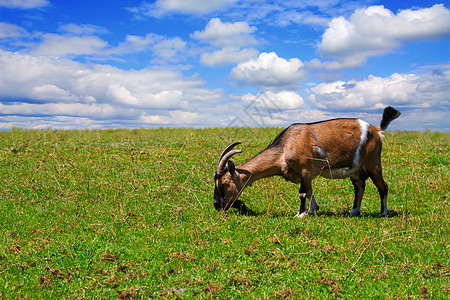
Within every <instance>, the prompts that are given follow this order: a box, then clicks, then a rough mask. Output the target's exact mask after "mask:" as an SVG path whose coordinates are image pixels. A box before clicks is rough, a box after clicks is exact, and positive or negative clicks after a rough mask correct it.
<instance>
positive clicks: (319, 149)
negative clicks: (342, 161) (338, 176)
mask: <svg viewBox="0 0 450 300" xmlns="http://www.w3.org/2000/svg"><path fill="white" fill-rule="evenodd" d="M313 148H314V150H316V151H317V152H318V153H319V155H320V158H326V157H327V156H328V155H327V153H326V152H325V151H323V149H322V148H320V147H319V146H317V145H313Z"/></svg>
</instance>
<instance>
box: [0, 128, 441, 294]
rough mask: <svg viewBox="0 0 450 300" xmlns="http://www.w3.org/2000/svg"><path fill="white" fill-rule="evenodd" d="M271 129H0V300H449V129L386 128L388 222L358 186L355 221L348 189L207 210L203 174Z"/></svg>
mask: <svg viewBox="0 0 450 300" xmlns="http://www.w3.org/2000/svg"><path fill="white" fill-rule="evenodd" d="M279 131H280V129H277V128H264V129H261V128H257V129H244V128H242V129H233V128H231V129H198V130H197V129H152V130H144V129H140V130H126V129H123V130H98V131H97V130H80V131H52V130H44V131H31V130H30V131H28V130H19V129H13V130H12V131H11V132H0V182H1V185H0V197H1V198H0V214H1V217H0V234H1V235H0V297H1V298H4V299H11V298H19V299H26V298H31V299H93V298H95V299H111V298H112V299H114V298H119V299H124V298H161V297H162V298H164V297H167V298H221V299H222V298H249V299H255V298H260V299H283V298H294V299H311V298H316V299H327V298H328V299H333V298H344V299H364V298H366V299H367V298H375V299H395V298H398V299H426V298H428V299H446V298H447V299H448V298H449V297H450V241H449V237H450V222H449V221H450V216H449V213H450V206H449V205H450V203H449V201H450V199H449V198H450V197H449V196H450V183H449V182H450V180H449V175H450V168H449V163H450V157H449V151H450V147H449V140H450V134H448V133H435V132H423V133H417V132H409V133H406V132H387V133H386V134H385V139H384V145H383V155H382V161H383V168H384V177H385V180H386V182H387V183H388V184H389V188H390V193H389V198H388V207H389V209H390V211H391V213H390V217H389V218H382V219H379V218H377V216H378V213H379V206H380V200H379V196H378V194H377V191H376V188H375V187H374V185H373V184H372V183H371V182H370V181H369V182H370V183H368V185H367V188H366V194H365V196H364V199H363V203H362V215H361V217H353V218H351V217H346V216H344V213H345V212H348V211H349V210H350V209H351V207H352V204H353V186H352V185H351V182H350V180H348V179H347V180H334V181H333V180H326V179H321V178H318V179H316V180H315V181H314V182H313V188H314V193H315V196H316V198H317V200H318V203H319V205H320V207H321V208H320V212H319V214H318V215H316V216H310V217H308V218H305V219H297V218H294V216H295V214H296V213H297V211H298V209H299V203H298V200H297V197H298V188H299V186H296V185H294V184H292V183H289V182H286V181H284V180H283V179H282V178H277V177H274V178H269V179H264V180H261V181H259V182H257V183H256V184H254V185H253V186H252V187H251V188H248V189H247V190H245V191H244V192H243V194H242V195H241V198H240V199H241V200H242V201H243V202H244V203H246V205H247V206H248V207H250V208H251V209H252V210H253V211H255V212H256V214H255V215H242V214H240V213H239V212H238V211H237V210H230V211H228V212H226V213H223V212H222V213H218V212H216V211H215V209H214V207H213V205H212V203H213V190H214V183H213V173H214V171H215V168H216V163H217V159H218V157H219V155H220V153H221V152H222V150H223V149H224V148H225V147H226V146H227V145H228V144H229V143H231V142H234V141H241V142H242V145H241V146H240V147H239V149H241V150H243V151H244V152H243V153H242V154H239V155H236V156H235V157H234V160H235V162H236V163H240V162H243V161H245V160H246V159H248V158H250V157H252V156H253V155H255V154H256V153H258V152H259V151H260V150H262V149H263V148H264V147H265V146H267V145H268V144H269V142H270V141H271V140H272V139H273V138H274V137H275V136H276V134H277V133H278V132H279Z"/></svg>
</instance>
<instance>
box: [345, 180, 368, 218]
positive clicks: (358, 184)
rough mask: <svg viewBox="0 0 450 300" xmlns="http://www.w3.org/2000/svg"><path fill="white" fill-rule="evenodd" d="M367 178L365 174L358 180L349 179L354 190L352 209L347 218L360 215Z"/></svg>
mask: <svg viewBox="0 0 450 300" xmlns="http://www.w3.org/2000/svg"><path fill="white" fill-rule="evenodd" d="M367 178H368V175H367V173H366V172H364V173H361V174H360V175H359V177H358V178H353V177H352V178H350V179H351V181H352V183H353V187H354V188H355V199H354V201H353V208H352V210H351V212H349V213H348V214H347V215H348V216H359V215H360V214H361V200H362V198H363V195H364V190H365V188H366V180H367Z"/></svg>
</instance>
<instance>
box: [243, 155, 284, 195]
mask: <svg viewBox="0 0 450 300" xmlns="http://www.w3.org/2000/svg"><path fill="white" fill-rule="evenodd" d="M281 158H282V155H280V152H279V151H277V149H271V148H269V149H266V150H264V151H262V152H261V153H259V154H258V155H256V156H254V157H253V158H251V159H249V160H248V161H246V162H244V163H242V164H240V165H239V166H237V167H236V170H237V171H238V174H239V179H240V181H241V183H242V185H247V186H248V185H251V184H252V183H253V182H255V181H257V180H259V179H262V178H266V177H271V176H275V175H281V164H280V160H281Z"/></svg>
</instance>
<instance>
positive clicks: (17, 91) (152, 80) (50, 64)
mask: <svg viewBox="0 0 450 300" xmlns="http://www.w3.org/2000/svg"><path fill="white" fill-rule="evenodd" d="M0 74H8V76H1V77H0V100H1V102H0V112H1V116H2V120H3V121H5V119H6V120H13V119H14V118H13V117H12V116H13V115H21V116H25V117H24V118H29V120H31V119H32V118H33V116H35V115H41V116H42V120H41V121H42V122H44V121H43V120H47V121H45V122H44V123H43V125H42V126H45V124H53V125H52V126H59V127H64V128H65V127H67V126H68V124H66V123H64V122H63V123H64V125H63V123H58V122H56V121H55V118H56V117H57V116H68V117H77V118H80V120H81V121H83V122H84V124H85V126H89V127H90V126H94V125H93V124H91V123H89V122H90V121H89V120H91V121H92V120H103V121H101V122H100V121H98V122H97V121H96V122H94V123H95V124H97V125H99V126H100V123H102V122H103V123H102V124H104V125H103V127H104V126H105V125H106V127H109V126H110V125H111V124H113V122H114V120H120V122H119V123H117V124H122V125H121V126H125V124H130V126H134V125H133V124H136V125H137V124H138V120H139V119H140V118H141V116H161V118H163V119H164V120H166V121H170V124H180V125H181V124H182V123H183V122H184V124H186V125H187V124H192V122H197V121H199V120H200V121H204V120H203V119H202V118H200V119H199V118H197V116H198V115H200V112H201V111H203V110H204V109H205V105H204V103H205V102H217V101H219V99H221V98H223V91H222V90H210V89H206V88H203V87H202V85H203V84H204V82H203V81H201V80H199V79H198V78H196V77H185V76H183V75H182V74H181V73H179V72H176V71H172V70H164V69H157V70H151V69H142V70H137V71H134V70H130V71H126V70H121V69H118V68H115V67H111V66H104V65H90V66H87V65H84V64H82V63H78V62H74V61H71V60H68V59H62V58H55V57H44V56H40V57H35V56H32V55H25V54H21V53H17V52H7V51H3V50H0ZM175 111H179V112H178V113H176V112H175ZM190 117H192V120H189V118H190ZM14 120H15V122H19V123H11V124H21V126H25V127H28V125H26V124H25V123H20V122H25V121H23V120H22V121H18V120H17V119H14ZM24 120H25V119H24ZM49 120H52V122H53V121H55V122H56V123H49ZM86 120H88V121H86ZM71 121H72V122H73V121H74V119H71ZM107 121H108V122H109V123H108V122H107ZM55 124H59V125H55ZM35 125H36V124H35ZM72 125H73V126H75V127H76V126H80V127H83V126H82V125H81V124H75V123H74V124H72ZM143 125H145V124H142V123H141V124H140V125H137V126H143ZM11 126H14V125H11ZM117 126H119V125H117Z"/></svg>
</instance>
